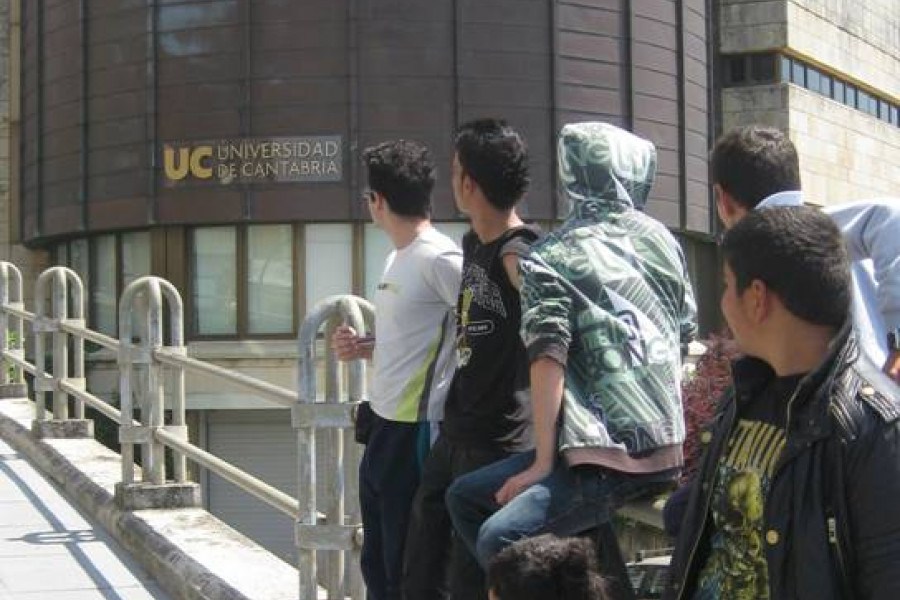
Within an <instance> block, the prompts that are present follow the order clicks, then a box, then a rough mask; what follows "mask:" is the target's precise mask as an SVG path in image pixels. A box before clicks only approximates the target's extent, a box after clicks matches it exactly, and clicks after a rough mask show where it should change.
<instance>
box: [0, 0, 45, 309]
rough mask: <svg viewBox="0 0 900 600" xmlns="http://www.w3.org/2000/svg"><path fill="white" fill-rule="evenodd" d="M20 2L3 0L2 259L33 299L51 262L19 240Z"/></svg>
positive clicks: (0, 104)
mask: <svg viewBox="0 0 900 600" xmlns="http://www.w3.org/2000/svg"><path fill="white" fill-rule="evenodd" d="M18 5H19V3H18V2H15V1H6V0H3V1H0V260H5V261H9V262H11V263H13V264H15V265H16V266H17V267H19V269H20V270H21V271H22V279H23V281H24V285H25V290H24V292H25V299H26V302H29V301H30V298H31V296H32V293H33V282H34V280H35V279H36V278H37V275H38V274H39V273H40V272H41V271H42V270H43V269H45V268H46V267H47V266H49V257H48V255H47V253H46V252H42V251H33V250H28V249H27V248H25V247H23V246H21V245H20V244H18V243H17V241H18V227H17V226H16V223H15V221H16V220H17V219H18V211H17V210H15V206H14V203H15V202H17V200H16V198H15V197H14V195H15V194H16V190H17V189H18V186H17V185H16V181H15V179H14V178H16V177H17V175H18V173H17V170H18V169H17V167H16V164H17V163H16V157H15V155H16V154H17V152H16V150H17V148H18V124H19V107H18V104H19V103H18V95H19V78H18V72H19V67H18V56H19V35H18V29H19V19H18Z"/></svg>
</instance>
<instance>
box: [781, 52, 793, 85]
mask: <svg viewBox="0 0 900 600" xmlns="http://www.w3.org/2000/svg"><path fill="white" fill-rule="evenodd" d="M791 72H792V71H791V59H790V57H787V56H782V57H781V75H780V77H779V78H778V79H779V81H781V82H782V83H789V82H790V81H791Z"/></svg>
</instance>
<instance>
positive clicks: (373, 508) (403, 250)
mask: <svg viewBox="0 0 900 600" xmlns="http://www.w3.org/2000/svg"><path fill="white" fill-rule="evenodd" d="M363 160H364V162H365V166H366V169H367V171H368V180H369V191H367V192H366V193H365V194H363V199H364V200H365V201H366V203H367V204H368V207H369V212H370V214H371V215H372V221H373V222H374V223H375V225H377V226H378V227H379V228H381V229H382V230H383V231H384V232H385V233H386V234H387V235H388V237H389V238H390V240H391V242H392V244H393V246H394V251H393V252H391V254H390V255H389V256H388V258H387V262H386V264H385V268H384V274H383V275H382V277H381V280H380V282H379V284H378V287H377V290H376V292H375V329H376V331H377V337H376V338H375V339H374V343H373V340H372V338H371V337H370V336H365V335H362V332H357V331H354V330H353V329H352V328H350V327H348V326H342V327H339V328H338V329H337V331H335V334H334V337H333V345H334V348H335V351H336V354H337V357H338V359H340V360H355V359H359V358H372V359H373V366H374V377H373V380H372V393H371V399H370V406H371V409H372V413H373V414H372V415H371V419H372V422H371V428H370V429H369V433H368V438H367V440H366V449H365V452H364V454H363V459H362V462H361V463H360V471H359V476H360V481H359V489H360V492H359V493H360V507H361V510H362V519H363V531H364V535H365V537H364V542H363V548H362V556H361V566H362V572H363V578H364V579H365V582H366V586H367V588H368V598H369V600H394V599H399V598H400V597H401V576H402V570H403V552H404V545H405V540H406V531H407V526H408V520H409V513H410V505H411V504H412V499H413V495H414V494H415V491H416V488H417V487H418V485H419V477H420V471H421V465H422V462H423V460H424V458H425V454H426V453H427V452H428V449H429V447H430V442H431V430H432V428H433V427H434V426H435V424H436V423H437V422H439V421H440V420H441V418H442V417H443V404H444V399H445V398H446V395H447V390H448V388H449V386H450V379H451V377H452V375H453V371H454V368H455V355H454V352H453V342H454V335H453V334H454V312H453V308H454V306H455V304H456V296H457V293H458V291H459V282H460V271H461V268H462V253H461V252H460V250H459V248H458V247H457V246H456V244H455V243H454V242H453V241H452V240H451V239H450V238H448V237H447V236H445V235H443V234H441V233H439V232H438V231H437V230H436V229H434V227H432V226H431V221H430V213H431V191H432V189H433V188H434V181H435V169H434V163H433V162H432V159H431V154H430V152H429V151H428V149H427V148H426V147H425V146H423V145H421V144H419V143H417V142H412V141H407V140H397V141H390V142H385V143H382V144H379V145H377V146H375V147H373V148H369V149H367V150H366V151H365V152H364V154H363Z"/></svg>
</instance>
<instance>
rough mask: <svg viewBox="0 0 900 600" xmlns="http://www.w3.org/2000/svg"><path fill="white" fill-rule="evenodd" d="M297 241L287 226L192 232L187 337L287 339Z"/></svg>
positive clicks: (293, 309) (292, 321) (292, 314)
mask: <svg viewBox="0 0 900 600" xmlns="http://www.w3.org/2000/svg"><path fill="white" fill-rule="evenodd" d="M296 239H297V230H296V228H295V227H294V226H293V225H288V224H281V225H247V226H241V227H225V226H222V227H198V228H195V229H194V230H193V231H192V235H191V240H190V247H191V250H190V281H191V283H190V287H191V303H190V307H189V315H188V319H189V322H190V329H189V330H190V332H191V333H192V334H193V335H195V336H198V337H213V338H222V337H231V338H233V337H241V338H243V337H249V336H292V335H293V333H294V331H295V330H296V324H297V320H296V315H297V293H296V291H295V290H296V285H297V284H296V282H297V277H298V274H297V269H296V259H295V257H296V254H297V243H296ZM348 246H349V245H348ZM347 251H348V253H349V247H348V250H347ZM342 293H348V291H346V290H345V291H344V292H342Z"/></svg>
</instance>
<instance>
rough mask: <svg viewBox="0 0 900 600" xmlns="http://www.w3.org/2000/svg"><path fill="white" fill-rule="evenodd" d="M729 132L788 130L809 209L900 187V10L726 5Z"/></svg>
mask: <svg viewBox="0 0 900 600" xmlns="http://www.w3.org/2000/svg"><path fill="white" fill-rule="evenodd" d="M715 9H716V11H717V13H718V17H717V22H718V24H719V27H718V28H717V30H716V32H715V36H714V37H715V40H714V45H715V47H716V48H717V51H718V60H717V61H716V62H717V69H716V70H715V73H716V75H717V77H718V81H717V85H716V87H717V88H718V90H719V94H718V98H719V103H718V108H719V110H720V111H721V119H720V120H719V123H720V127H721V128H723V129H727V128H729V127H732V126H734V125H739V124H748V123H760V122H761V123H766V124H769V125H773V126H777V127H779V128H781V129H784V130H785V131H787V132H789V134H790V136H791V139H792V140H793V141H794V143H795V144H796V146H797V149H798V152H799V154H800V167H801V178H802V183H803V188H804V190H805V192H806V195H807V198H808V199H809V201H811V202H814V203H817V204H822V205H826V204H833V203H838V202H846V201H850V200H860V199H863V198H867V197H875V196H895V197H896V196H898V193H897V190H898V189H900V161H898V160H897V158H896V157H897V156H898V155H900V4H898V3H897V2H896V1H895V0H873V1H872V2H865V3H862V4H854V3H850V2H844V1H842V0H780V1H775V2H772V1H767V2H761V1H751V0H718V1H717V4H716V5H715Z"/></svg>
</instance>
